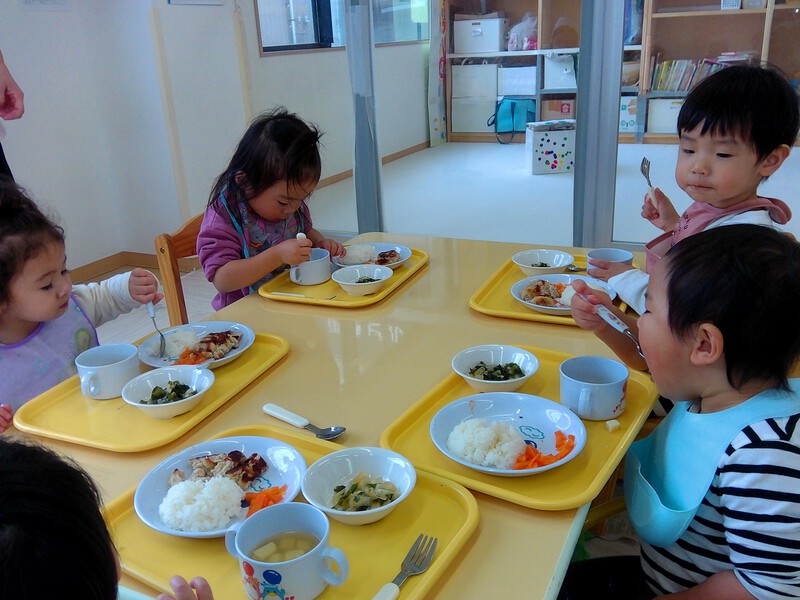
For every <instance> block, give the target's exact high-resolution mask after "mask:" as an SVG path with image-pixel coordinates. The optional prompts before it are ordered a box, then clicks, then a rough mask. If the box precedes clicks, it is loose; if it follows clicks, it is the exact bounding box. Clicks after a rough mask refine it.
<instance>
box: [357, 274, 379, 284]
mask: <svg viewBox="0 0 800 600" xmlns="http://www.w3.org/2000/svg"><path fill="white" fill-rule="evenodd" d="M373 281H378V280H377V279H373V278H372V277H367V276H366V275H365V276H364V277H359V278H358V279H356V281H355V283H372V282H373Z"/></svg>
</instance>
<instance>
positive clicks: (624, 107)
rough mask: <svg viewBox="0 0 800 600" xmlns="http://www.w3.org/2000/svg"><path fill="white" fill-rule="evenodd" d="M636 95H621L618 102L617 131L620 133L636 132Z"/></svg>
mask: <svg viewBox="0 0 800 600" xmlns="http://www.w3.org/2000/svg"><path fill="white" fill-rule="evenodd" d="M637 104H638V99H637V98H636V96H622V98H621V100H620V103H619V131H620V133H634V132H636V107H637Z"/></svg>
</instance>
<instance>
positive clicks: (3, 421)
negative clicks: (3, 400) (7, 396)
mask: <svg viewBox="0 0 800 600" xmlns="http://www.w3.org/2000/svg"><path fill="white" fill-rule="evenodd" d="M13 422H14V411H13V410H12V408H11V407H10V406H9V405H8V404H0V433H3V432H4V431H5V430H6V429H8V428H9V427H11V424H12V423H13Z"/></svg>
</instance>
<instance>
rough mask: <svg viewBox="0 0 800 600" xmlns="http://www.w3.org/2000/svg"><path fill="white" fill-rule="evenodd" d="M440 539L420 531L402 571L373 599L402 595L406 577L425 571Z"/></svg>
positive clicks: (381, 599)
mask: <svg viewBox="0 0 800 600" xmlns="http://www.w3.org/2000/svg"><path fill="white" fill-rule="evenodd" d="M437 542H438V540H437V539H436V538H434V537H428V536H427V535H425V534H424V533H420V534H419V537H418V538H417V539H416V541H415V542H414V544H413V545H412V546H411V550H409V551H408V554H406V557H405V558H404V559H403V564H402V566H401V567H400V572H399V573H398V574H397V577H395V578H394V580H393V581H392V582H391V583H387V584H386V585H384V586H383V587H382V588H381V589H380V590H378V593H377V594H375V595H374V596H373V597H372V600H393V599H394V598H397V596H399V595H400V586H401V585H403V583H404V582H405V580H406V579H408V578H409V577H410V576H411V575H419V574H420V573H424V572H425V570H426V569H427V568H428V566H429V565H430V564H431V561H432V560H433V555H434V553H435V552H436V544H437Z"/></svg>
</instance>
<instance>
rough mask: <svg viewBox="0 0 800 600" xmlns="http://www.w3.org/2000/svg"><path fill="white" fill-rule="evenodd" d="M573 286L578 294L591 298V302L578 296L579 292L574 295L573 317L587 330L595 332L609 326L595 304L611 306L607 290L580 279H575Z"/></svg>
mask: <svg viewBox="0 0 800 600" xmlns="http://www.w3.org/2000/svg"><path fill="white" fill-rule="evenodd" d="M600 262H605V261H600ZM572 287H573V289H574V290H575V291H576V292H578V294H583V295H584V296H586V297H587V298H588V299H589V302H586V300H584V299H583V298H581V297H580V296H578V294H575V295H574V296H573V297H572V317H573V318H574V319H575V322H576V323H577V324H578V326H579V327H580V328H581V329H585V330H587V331H592V332H594V333H597V332H599V331H603V330H604V329H605V328H606V327H608V323H606V322H605V321H604V320H603V319H601V318H600V317H599V316H597V309H596V308H595V304H603V305H604V306H607V307H609V308H611V306H612V303H611V298H610V296H609V295H608V294H606V293H605V292H601V291H599V290H596V289H594V288H591V287H589V286H588V285H586V283H585V282H583V281H581V280H580V279H578V280H576V281H573V282H572Z"/></svg>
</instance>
